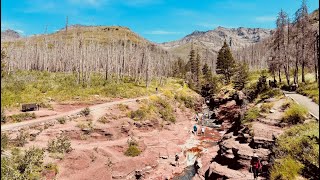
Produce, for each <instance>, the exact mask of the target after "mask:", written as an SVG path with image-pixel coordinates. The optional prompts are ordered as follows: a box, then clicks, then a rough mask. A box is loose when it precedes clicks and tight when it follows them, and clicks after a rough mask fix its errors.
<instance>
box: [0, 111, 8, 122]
mask: <svg viewBox="0 0 320 180" xmlns="http://www.w3.org/2000/svg"><path fill="white" fill-rule="evenodd" d="M6 122H7V117H6V115H5V114H4V110H3V109H2V108H1V123H6Z"/></svg>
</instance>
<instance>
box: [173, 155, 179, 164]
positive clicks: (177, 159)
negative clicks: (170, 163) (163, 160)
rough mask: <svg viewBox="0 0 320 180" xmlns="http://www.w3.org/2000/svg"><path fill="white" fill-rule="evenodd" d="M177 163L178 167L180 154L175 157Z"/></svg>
mask: <svg viewBox="0 0 320 180" xmlns="http://www.w3.org/2000/svg"><path fill="white" fill-rule="evenodd" d="M174 159H175V161H176V166H179V155H178V153H176V156H175V158H174Z"/></svg>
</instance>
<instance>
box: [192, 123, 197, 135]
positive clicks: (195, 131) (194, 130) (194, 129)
mask: <svg viewBox="0 0 320 180" xmlns="http://www.w3.org/2000/svg"><path fill="white" fill-rule="evenodd" d="M197 131H198V128H197V125H196V124H195V125H194V126H193V132H194V134H195V135H197Z"/></svg>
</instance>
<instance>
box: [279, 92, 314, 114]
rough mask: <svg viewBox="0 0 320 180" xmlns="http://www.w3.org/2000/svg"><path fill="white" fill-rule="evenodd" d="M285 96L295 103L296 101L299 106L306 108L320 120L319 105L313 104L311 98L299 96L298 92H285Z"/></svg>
mask: <svg viewBox="0 0 320 180" xmlns="http://www.w3.org/2000/svg"><path fill="white" fill-rule="evenodd" d="M283 93H284V94H285V96H288V97H290V98H291V99H293V100H294V101H296V102H297V103H298V104H300V105H303V106H305V107H306V108H307V109H308V110H309V113H310V114H311V115H312V116H314V117H315V118H317V120H319V105H318V104H316V103H315V102H313V101H312V100H311V99H310V98H308V97H306V96H303V95H301V94H297V93H296V92H288V91H283Z"/></svg>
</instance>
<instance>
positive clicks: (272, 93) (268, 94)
mask: <svg viewBox="0 0 320 180" xmlns="http://www.w3.org/2000/svg"><path fill="white" fill-rule="evenodd" d="M281 95H282V92H281V90H280V89H267V90H266V91H264V92H263V93H262V94H261V95H260V97H261V99H263V100H264V99H269V98H273V97H278V96H281Z"/></svg>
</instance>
